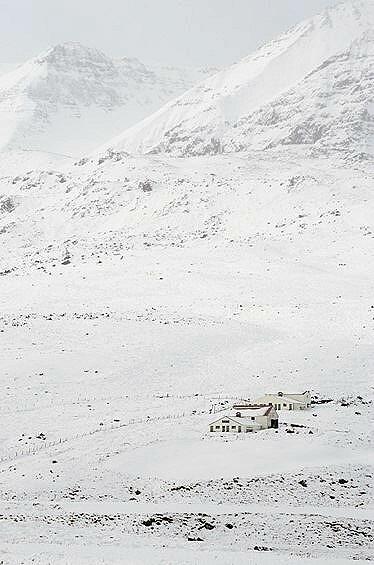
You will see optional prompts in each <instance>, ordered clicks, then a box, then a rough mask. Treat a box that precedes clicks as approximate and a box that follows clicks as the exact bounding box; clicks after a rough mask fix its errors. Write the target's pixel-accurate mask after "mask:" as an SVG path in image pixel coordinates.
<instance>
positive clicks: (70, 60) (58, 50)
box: [36, 42, 113, 69]
mask: <svg viewBox="0 0 374 565" xmlns="http://www.w3.org/2000/svg"><path fill="white" fill-rule="evenodd" d="M36 61H37V63H38V64H42V65H43V64H47V65H48V66H51V67H55V68H57V69H63V68H66V67H71V66H72V65H74V67H76V68H78V69H79V67H81V66H85V65H86V64H87V63H88V62H90V63H92V64H99V65H106V66H108V65H109V66H112V65H113V63H112V61H111V59H110V58H109V57H107V56H106V55H105V54H104V53H102V52H101V51H99V50H98V49H95V48H93V47H87V46H85V45H82V44H81V43H78V42H67V43H59V44H57V45H54V46H53V47H51V48H50V49H48V50H47V51H45V52H44V53H42V54H41V55H39V56H38V57H36Z"/></svg>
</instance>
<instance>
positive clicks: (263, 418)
mask: <svg viewBox="0 0 374 565" xmlns="http://www.w3.org/2000/svg"><path fill="white" fill-rule="evenodd" d="M277 427H278V414H277V412H276V410H275V409H274V407H273V406H270V405H267V406H264V405H262V406H258V405H253V404H252V405H250V404H248V405H242V406H240V405H238V406H235V407H234V409H233V410H231V411H230V412H227V413H225V414H223V415H221V416H220V417H219V418H218V419H217V420H215V421H214V422H212V423H211V424H210V425H209V431H211V432H232V433H247V432H254V431H257V430H265V429H267V428H277Z"/></svg>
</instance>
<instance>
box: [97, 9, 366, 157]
mask: <svg viewBox="0 0 374 565" xmlns="http://www.w3.org/2000/svg"><path fill="white" fill-rule="evenodd" d="M373 26H374V3H373V2H372V1H371V0H349V1H348V2H344V3H342V4H339V5H338V6H336V7H335V8H332V9H330V10H327V11H326V12H325V13H323V14H322V15H320V16H317V17H315V18H313V19H312V20H309V21H306V22H304V23H302V24H300V25H298V26H296V27H295V28H294V29H292V30H291V31H289V32H288V33H286V34H285V35H283V36H281V37H280V38H278V39H277V40H275V41H272V42H270V43H269V44H267V45H265V46H264V47H263V48H261V49H259V50H258V51H257V52H255V53H254V54H253V55H251V56H249V57H247V58H246V59H243V60H242V61H240V62H239V63H237V64H236V65H233V66H232V67H230V68H229V69H227V70H224V71H222V72H220V73H218V74H216V75H215V76H213V77H211V78H209V79H207V80H206V81H205V82H203V83H201V84H199V85H198V86H196V87H195V88H193V89H192V90H191V91H189V92H188V93H186V94H184V95H182V96H181V97H179V98H177V99H176V100H174V101H172V102H170V103H168V104H167V105H166V106H164V108H162V109H161V110H159V111H158V112H157V113H155V114H154V115H153V116H150V117H149V118H146V119H145V120H144V121H143V122H141V123H139V124H137V125H135V126H134V127H133V128H130V129H128V130H127V131H125V132H124V134H122V135H121V136H119V137H118V138H116V139H114V140H112V141H111V142H109V144H107V146H106V147H114V148H115V149H118V150H125V151H129V152H134V153H136V152H140V153H148V152H168V153H174V154H177V155H203V154H206V153H209V154H212V153H220V152H222V151H236V150H240V149H242V148H247V149H248V148H266V147H269V146H270V147H271V146H275V145H278V144H284V143H288V144H302V143H307V144H318V145H319V146H321V147H324V146H326V145H329V144H330V143H331V140H332V139H333V138H335V136H336V137H337V138H339V137H341V139H340V141H338V139H336V140H335V141H334V144H335V142H338V145H340V146H343V147H344V146H346V145H347V143H349V142H352V141H353V140H355V141H357V150H363V151H365V150H367V149H370V147H371V144H372V141H371V136H372V131H371V130H370V131H369V129H370V127H371V126H370V123H369V122H371V123H372V120H373V118H372V117H371V112H372V103H371V101H372V93H373V92H372V89H373V81H372V67H373V65H372V63H373V43H372V41H373V39H372V34H371V32H372V29H373ZM362 81H363V83H364V84H362ZM361 89H362V92H361ZM361 117H362V119H363V121H364V122H365V123H366V127H364V128H363V131H362V132H359V131H357V130H356V121H357V120H359V119H360V118H361ZM322 121H323V127H321V122H322ZM341 122H343V130H344V131H343V132H341V131H339V129H340V124H341ZM331 129H333V131H331Z"/></svg>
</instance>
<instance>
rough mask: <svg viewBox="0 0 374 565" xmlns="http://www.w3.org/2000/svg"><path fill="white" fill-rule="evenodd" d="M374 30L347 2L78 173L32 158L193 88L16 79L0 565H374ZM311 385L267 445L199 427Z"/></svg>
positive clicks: (81, 164) (0, 236)
mask: <svg viewBox="0 0 374 565" xmlns="http://www.w3.org/2000/svg"><path fill="white" fill-rule="evenodd" d="M371 17H372V9H371V3H370V2H368V1H366V2H364V1H359V0H357V1H354V2H348V3H346V4H343V5H340V6H338V7H337V8H335V9H333V10H331V11H328V12H327V13H325V14H324V15H323V16H319V17H316V18H314V19H313V20H312V21H311V22H307V23H303V24H301V25H300V26H297V27H296V28H295V29H294V30H292V31H291V32H289V33H288V34H286V35H285V36H283V37H282V38H281V39H279V40H277V41H274V42H272V43H271V44H269V45H268V46H266V47H264V48H263V49H261V50H260V51H258V52H257V53H255V54H254V55H252V56H250V57H248V58H247V59H245V60H244V61H242V62H240V63H238V65H235V66H234V67H232V68H230V69H229V70H227V71H224V72H222V73H220V74H218V75H216V76H215V77H213V78H211V79H208V80H207V81H204V82H203V83H202V84H201V85H200V86H199V87H196V88H193V89H192V90H190V91H189V92H188V93H186V94H185V95H183V96H182V97H180V98H178V99H177V100H176V101H174V102H172V103H170V104H168V105H167V106H166V107H164V108H163V109H162V110H160V111H159V112H158V113H157V114H155V115H153V116H151V117H150V118H149V119H148V120H146V121H145V122H142V123H141V124H140V125H138V126H135V127H134V128H132V129H130V130H128V131H127V132H126V133H125V135H124V136H122V138H121V139H120V141H118V142H116V149H108V147H110V145H113V142H110V143H109V144H108V145H107V146H106V147H104V149H103V150H100V151H97V152H94V153H91V155H90V156H84V157H82V158H81V157H79V158H77V159H75V160H74V161H73V160H72V159H70V158H68V157H66V156H65V157H64V156H63V155H54V154H53V153H52V152H50V153H48V155H47V157H46V155H45V153H44V152H43V151H38V150H37V147H39V145H38V144H40V147H42V145H43V147H42V148H45V145H44V144H45V143H47V141H48V143H50V146H51V147H49V145H48V148H49V150H50V151H52V147H53V148H54V149H55V150H56V151H57V150H58V151H60V150H62V149H63V148H64V147H67V145H69V144H70V145H71V147H72V146H73V145H72V144H73V142H74V143H76V144H77V147H78V145H79V144H81V145H80V146H82V145H83V144H87V145H89V144H88V142H87V138H86V137H85V136H86V135H88V133H87V132H89V128H88V127H87V124H88V125H89V124H90V123H91V117H92V116H94V118H92V130H94V129H95V124H97V123H98V121H99V120H101V119H103V120H104V118H105V123H106V125H105V128H108V129H110V128H111V127H112V125H113V124H111V123H110V121H109V122H107V121H106V118H107V117H108V116H112V117H113V120H114V116H117V118H116V119H118V116H119V115H120V114H121V113H123V115H124V117H125V118H126V116H127V118H128V114H127V113H128V112H130V109H129V108H130V106H129V104H132V105H134V104H135V106H136V108H135V110H134V112H135V111H136V112H137V111H139V112H141V111H143V110H144V109H145V108H146V107H148V106H147V105H148V103H149V100H150V99H152V103H153V102H154V100H155V98H154V97H151V94H149V93H150V92H151V91H153V90H154V93H156V94H157V96H160V99H161V94H162V95H164V94H166V93H168V95H171V90H172V89H173V88H174V86H176V85H178V88H182V83H184V81H185V80H186V78H185V77H184V73H183V71H180V70H178V69H166V70H165V69H164V70H162V69H161V70H160V69H158V70H157V72H154V73H153V74H152V72H151V71H149V70H147V69H145V68H144V67H143V66H142V65H141V64H140V63H139V62H137V61H133V60H124V61H122V62H116V63H114V62H113V61H110V60H108V59H107V58H105V57H104V56H103V55H102V54H100V53H98V52H94V53H93V52H92V51H88V52H87V50H86V49H84V48H81V47H78V46H71V45H69V46H65V47H59V48H57V49H55V50H52V51H50V52H48V53H47V54H45V55H44V56H43V57H41V58H38V59H36V60H34V61H32V62H30V63H28V64H27V65H26V66H23V67H22V68H21V69H18V70H17V71H15V72H14V73H12V75H8V76H7V77H6V81H7V84H10V83H11V84H12V85H13V87H12V88H13V90H12V89H10V90H8V91H7V93H8V94H7V96H6V97H5V98H4V99H3V101H2V102H1V104H2V106H1V107H2V108H3V110H4V113H3V114H2V116H3V117H2V120H3V123H4V124H5V121H4V120H5V117H8V119H9V120H8V125H7V129H6V128H5V129H1V133H0V135H3V142H4V145H5V146H7V147H12V144H14V146H15V147H14V149H13V150H7V151H5V152H3V153H2V154H1V160H0V247H1V251H2V253H1V254H0V344H1V347H0V367H1V371H0V384H1V386H0V405H1V424H2V425H1V426H0V477H1V481H0V504H1V514H0V524H1V528H0V547H1V549H0V561H4V563H6V564H7V565H8V563H9V564H11V565H13V564H14V565H15V564H17V565H19V564H21V563H25V564H26V563H27V564H28V563H36V564H39V565H51V564H53V565H56V564H57V565H66V564H67V563H69V564H72V565H82V564H86V565H92V564H93V563H95V564H96V563H100V564H102V565H107V564H112V565H114V564H115V565H123V564H125V565H150V564H152V565H165V564H166V563H167V564H173V565H197V564H200V563H204V564H205V563H206V564H207V565H238V564H239V565H248V563H250V564H251V565H274V564H275V563H277V564H278V565H353V564H354V565H364V564H365V563H368V562H369V561H372V560H373V559H374V550H373V542H374V537H373V526H374V523H373V496H372V493H373V488H374V486H373V479H374V468H373V461H372V457H371V452H370V449H371V448H372V438H373V429H372V413H373V405H374V395H373V385H372V380H373V379H372V376H373V373H374V356H373V335H374V300H373V273H374V253H373V244H374V223H373V218H374V192H373V178H374V162H373V159H372V149H373V146H372V145H371V143H372V127H373V122H372V117H371V114H370V112H371V111H372V108H373V106H372V99H373V74H372V73H373V39H372V35H371V33H370V30H367V27H368V26H369V24H370V21H372V20H370V18H371ZM77 49H78V51H79V53H80V55H79V57H76V50H77ZM82 49H83V52H84V53H82V52H81V50H82ZM61 50H62V53H61ZM84 54H85V55H84ZM86 56H87V57H88V59H86ZM71 58H73V59H74V61H75V62H74V65H73V66H74V69H75V70H74V72H72V70H71V69H72V64H71ZM46 60H47V63H46ZM77 61H79V64H77ZM9 76H11V77H13V78H12V80H11V81H10V79H9ZM126 77H127V78H126ZM197 78H198V77H197V76H194V80H196V79H197ZM0 81H1V79H0ZM83 83H84V85H85V88H82V84H83ZM125 83H126V88H125V87H124V86H123V85H124V84H125ZM129 84H131V88H130V87H129ZM152 84H153V87H152V86H151V85H152ZM170 84H172V85H174V86H172V87H170ZM129 88H130V90H131V96H132V98H131V100H130V99H129V100H127V98H126V93H128V92H129ZM148 88H149V90H148ZM10 92H12V93H13V94H12V97H10ZM147 93H148V94H147ZM133 96H136V97H135V98H133ZM147 96H150V97H151V98H150V99H149V100H148V98H147ZM10 100H12V103H11V104H10ZM135 102H136V103H135ZM370 104H371V106H370ZM75 114H76V115H77V116H78V115H79V116H80V118H79V119H78V118H76V117H75ZM90 116H91V117H90ZM127 118H126V119H127ZM60 119H61V120H62V119H63V123H64V124H65V126H64V127H65V129H62V122H61V124H59V123H58V120H60ZM83 126H84V127H83ZM74 128H75V129H74ZM81 128H82V129H81ZM105 128H104V126H103V129H102V130H100V134H101V133H104V130H105ZM93 133H95V131H94V132H93ZM57 134H58V135H57ZM60 134H61V138H60V137H58V136H60ZM218 134H219V135H218ZM95 135H97V132H96V133H95ZM79 136H81V137H79ZM93 138H94V136H93ZM93 138H92V139H93ZM211 138H214V141H213V142H212V141H211ZM58 139H59V140H60V143H61V146H58V147H57V145H56V144H57V140H58ZM22 140H23V141H22ZM26 140H28V143H30V145H31V140H34V141H33V143H34V142H35V147H33V149H32V150H29V151H19V150H18V149H17V146H18V144H19V143H20V144H21V141H22V143H23V142H25V143H26ZM82 140H83V141H82ZM42 142H43V143H42ZM83 142H84V143H83ZM53 143H54V144H55V145H53ZM65 144H66V145H65ZM222 149H224V150H225V151H222ZM127 150H131V151H143V152H148V151H149V150H151V151H152V153H150V154H146V155H133V154H131V153H130V152H127ZM196 154H198V155H196ZM181 156H185V157H181ZM307 389H308V390H310V391H311V394H312V399H313V402H312V407H311V408H310V409H307V410H305V411H300V412H293V411H287V410H281V411H280V413H279V424H280V425H279V428H278V429H268V430H263V431H261V432H258V433H250V434H240V435H239V434H236V433H234V432H232V433H222V434H221V433H220V432H215V433H213V434H212V433H210V431H209V430H210V424H211V423H212V417H214V418H216V416H217V414H216V412H220V411H221V410H223V409H225V408H227V407H229V406H232V404H233V403H234V402H237V401H239V402H243V401H244V400H248V399H251V400H254V399H255V398H258V397H260V396H262V395H263V394H264V393H269V392H276V391H282V390H283V391H285V390H287V391H288V392H295V393H297V392H303V391H304V390H307ZM213 413H214V414H213Z"/></svg>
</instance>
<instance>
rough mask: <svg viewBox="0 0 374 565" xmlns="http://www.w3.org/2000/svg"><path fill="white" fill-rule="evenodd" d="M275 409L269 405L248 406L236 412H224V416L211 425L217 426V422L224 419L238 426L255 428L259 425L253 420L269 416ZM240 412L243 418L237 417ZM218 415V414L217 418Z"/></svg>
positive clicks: (236, 409) (221, 415)
mask: <svg viewBox="0 0 374 565" xmlns="http://www.w3.org/2000/svg"><path fill="white" fill-rule="evenodd" d="M273 409H274V407H273V406H269V405H266V406H265V405H262V406H260V405H258V406H257V405H252V406H250V405H248V406H244V405H243V407H242V408H240V409H238V408H235V409H234V410H231V411H230V412H224V413H222V414H220V415H219V417H218V418H217V419H216V420H214V421H213V422H210V425H212V424H215V423H216V422H219V421H221V420H222V418H228V419H230V420H231V421H233V422H235V423H236V424H239V425H241V426H249V425H250V426H252V427H255V426H257V425H258V424H256V423H255V421H254V420H252V418H256V417H258V416H268V414H269V413H270V412H271V411H272V410H273ZM238 412H240V414H241V416H237V415H236V414H237V413H238ZM217 415H218V414H216V416H217Z"/></svg>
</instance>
